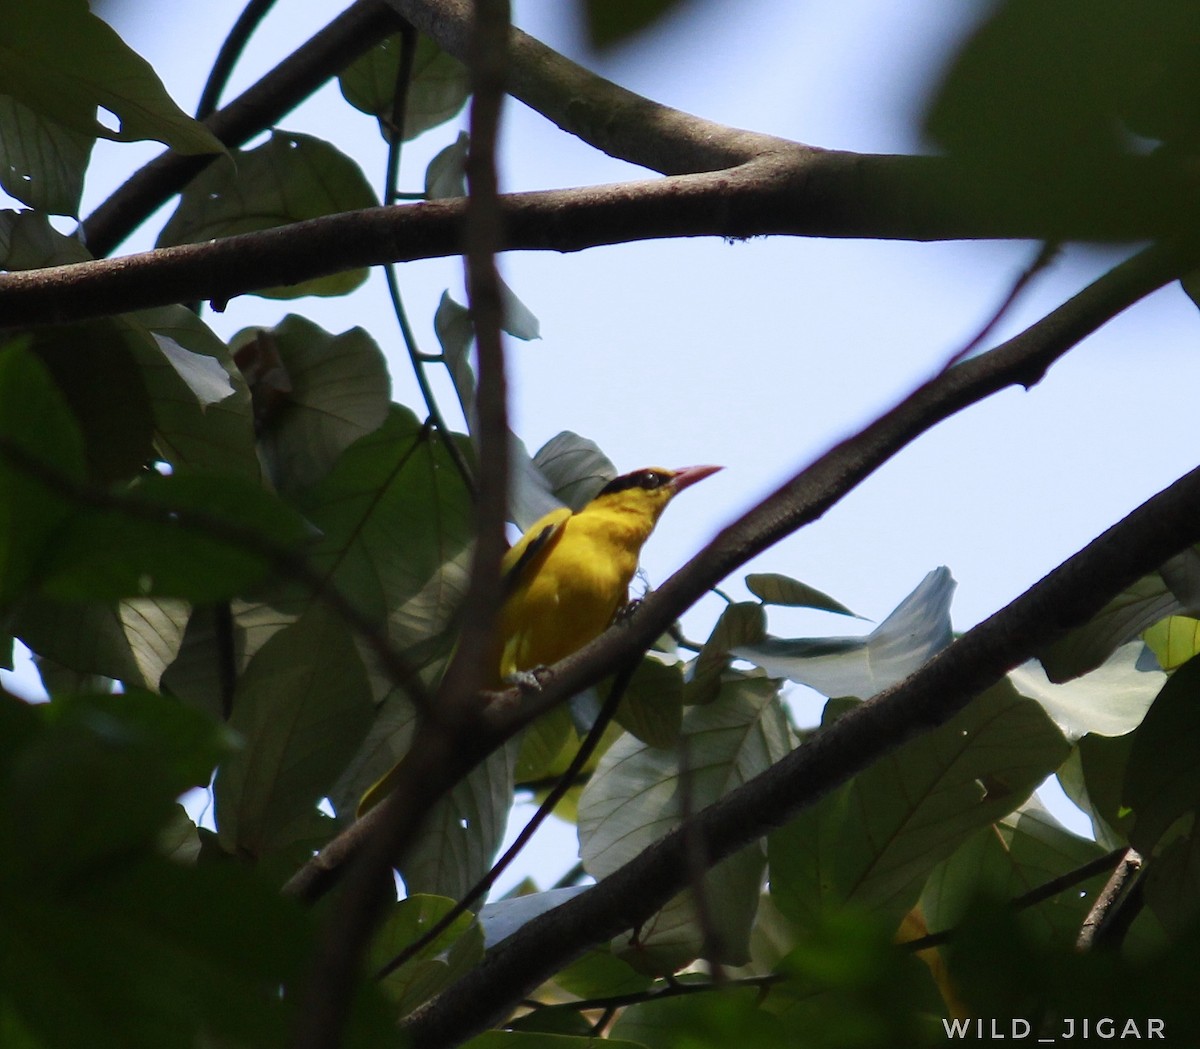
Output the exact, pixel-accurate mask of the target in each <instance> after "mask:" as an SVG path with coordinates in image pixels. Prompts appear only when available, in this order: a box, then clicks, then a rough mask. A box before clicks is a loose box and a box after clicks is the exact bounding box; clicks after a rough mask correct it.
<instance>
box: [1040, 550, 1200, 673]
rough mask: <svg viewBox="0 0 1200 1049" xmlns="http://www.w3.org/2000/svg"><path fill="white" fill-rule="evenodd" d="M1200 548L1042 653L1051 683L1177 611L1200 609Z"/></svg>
mask: <svg viewBox="0 0 1200 1049" xmlns="http://www.w3.org/2000/svg"><path fill="white" fill-rule="evenodd" d="M1198 574H1200V550H1198V549H1195V548H1193V549H1190V550H1185V551H1183V552H1182V553H1180V554H1176V555H1175V556H1174V557H1172V558H1171V559H1170V560H1169V561H1167V562H1166V563H1165V564H1164V565H1163V566H1162V567H1161V568H1160V569H1159V570H1158V571H1157V572H1155V573H1152V574H1151V575H1148V576H1144V577H1143V578H1141V579H1139V580H1138V581H1137V582H1136V583H1134V584H1133V585H1132V586H1130V587H1128V588H1127V589H1126V590H1124V591H1122V592H1121V593H1120V594H1118V595H1117V596H1116V597H1114V598H1113V599H1112V600H1111V601H1110V602H1109V603H1108V604H1107V605H1105V606H1104V607H1103V608H1102V609H1101V610H1100V611H1099V612H1097V613H1096V615H1094V616H1093V617H1092V618H1091V619H1090V620H1089V621H1088V622H1087V623H1085V624H1084V625H1083V626H1081V627H1077V628H1076V629H1074V630H1071V631H1068V632H1067V634H1065V635H1064V636H1063V637H1061V638H1060V639H1059V640H1058V641H1056V642H1054V644H1052V645H1050V646H1048V647H1047V648H1045V649H1043V650H1042V651H1041V652H1038V653H1037V658H1038V659H1039V660H1040V661H1041V663H1042V666H1044V667H1045V668H1046V674H1047V676H1049V678H1050V680H1051V681H1068V680H1070V679H1071V678H1073V677H1078V676H1079V675H1080V674H1086V673H1087V672H1088V671H1089V670H1094V669H1095V668H1096V667H1098V666H1100V664H1101V663H1103V662H1104V661H1105V660H1106V659H1107V658H1108V657H1109V655H1110V654H1112V653H1113V652H1115V651H1116V650H1117V649H1118V648H1120V647H1121V645H1123V644H1125V642H1127V641H1132V640H1133V639H1134V638H1135V637H1137V636H1138V634H1140V633H1141V632H1142V631H1143V630H1145V629H1146V628H1147V627H1150V626H1153V625H1154V624H1155V623H1157V622H1159V620H1162V619H1165V618H1166V617H1167V616H1170V615H1174V614H1175V613H1177V612H1185V613H1192V612H1198V613H1200V585H1198V583H1197V576H1198Z"/></svg>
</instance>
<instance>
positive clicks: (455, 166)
mask: <svg viewBox="0 0 1200 1049" xmlns="http://www.w3.org/2000/svg"><path fill="white" fill-rule="evenodd" d="M469 142H470V139H468V138H467V133H466V132H465V131H460V132H459V133H458V138H456V139H455V140H454V141H453V142H452V143H450V145H448V146H447V147H446V148H445V149H443V150H442V151H441V152H439V153H438V154H437V156H435V157H434V158H433V159H432V160H431V161H430V162H429V166H428V167H427V168H426V169H425V197H426V199H427V200H445V199H446V198H448V197H465V196H466V195H467V176H466V171H465V169H464V166H465V164H466V160H467V146H468V144H469Z"/></svg>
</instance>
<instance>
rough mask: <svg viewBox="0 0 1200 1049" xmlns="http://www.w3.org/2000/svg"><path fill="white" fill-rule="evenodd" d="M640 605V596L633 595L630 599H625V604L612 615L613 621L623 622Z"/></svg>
mask: <svg viewBox="0 0 1200 1049" xmlns="http://www.w3.org/2000/svg"><path fill="white" fill-rule="evenodd" d="M641 607H642V599H641V598H640V597H635V598H634V599H633V600H632V601H626V602H625V604H623V605H622V606H621V607H620V608H618V609H617V614H616V615H615V616H613V622H614V623H624V622H625V621H626V620H627V619H629V618H630V616H632V615H633V614H634V612H636V611H637V610H638V609H639V608H641Z"/></svg>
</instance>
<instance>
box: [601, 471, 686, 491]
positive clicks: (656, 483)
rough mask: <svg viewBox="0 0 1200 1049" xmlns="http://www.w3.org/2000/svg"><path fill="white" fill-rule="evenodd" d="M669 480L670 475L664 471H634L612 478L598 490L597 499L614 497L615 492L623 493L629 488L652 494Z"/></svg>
mask: <svg viewBox="0 0 1200 1049" xmlns="http://www.w3.org/2000/svg"><path fill="white" fill-rule="evenodd" d="M670 479H671V475H670V474H669V473H666V472H665V471H663V472H660V471H658V470H634V471H633V473H628V474H621V476H620V477H614V478H613V479H612V480H611V481H609V482H608V484H606V485H605V486H604V487H603V488H601V489H600V491H599V493H598V496H597V497H599V496H600V495H614V494H615V493H617V492H624V491H626V490H627V489H630V488H645V489H646V490H647V491H650V492H652V491H654V490H655V489H656V488H661V487H662V486H663V485H664V484H666V483H667V482H668V481H670Z"/></svg>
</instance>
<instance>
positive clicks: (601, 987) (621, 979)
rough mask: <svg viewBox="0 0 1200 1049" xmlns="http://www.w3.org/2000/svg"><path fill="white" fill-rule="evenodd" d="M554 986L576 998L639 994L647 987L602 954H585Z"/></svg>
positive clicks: (636, 975) (641, 976)
mask: <svg viewBox="0 0 1200 1049" xmlns="http://www.w3.org/2000/svg"><path fill="white" fill-rule="evenodd" d="M554 982H555V983H556V984H558V986H559V987H561V988H562V989H563V990H564V991H567V992H568V993H570V994H573V995H575V997H576V998H611V997H613V996H615V995H625V994H640V993H641V992H643V991H645V990H646V989H647V988H648V987H649V986H650V980H649V978H648V977H646V976H645V974H643V973H640V972H638V971H637V970H636V969H634V968H633V967H632V966H631V965H629V964H628V963H627V962H623V961H621V959H620V958H618V957H616V956H615V955H613V954H611V953H610V952H609V951H605V950H591V951H588V953H587V954H585V955H584V956H583V957H582V958H577V959H576V960H575V961H573V962H571V964H570V965H568V966H567V967H566V968H565V969H563V970H562V971H561V972H559V973H558V975H557V976H555V977H554Z"/></svg>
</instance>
